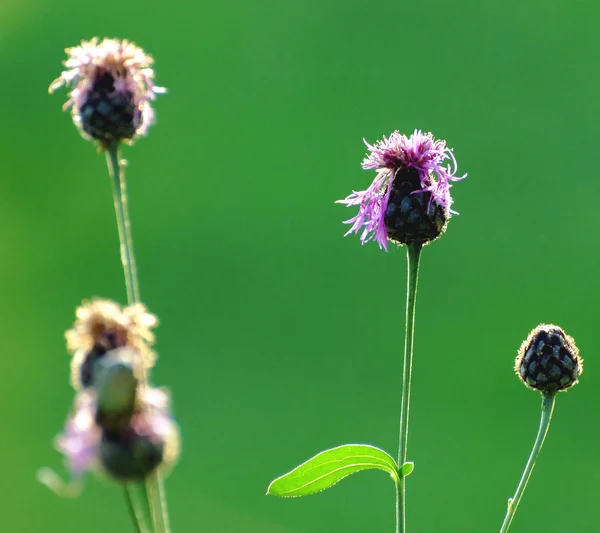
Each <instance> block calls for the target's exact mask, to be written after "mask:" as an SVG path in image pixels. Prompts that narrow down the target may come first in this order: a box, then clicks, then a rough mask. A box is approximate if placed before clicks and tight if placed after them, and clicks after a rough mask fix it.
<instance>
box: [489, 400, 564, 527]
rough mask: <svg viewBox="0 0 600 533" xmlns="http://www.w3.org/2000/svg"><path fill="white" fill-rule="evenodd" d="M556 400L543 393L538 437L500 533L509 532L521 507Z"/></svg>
mask: <svg viewBox="0 0 600 533" xmlns="http://www.w3.org/2000/svg"><path fill="white" fill-rule="evenodd" d="M555 399H556V394H544V393H542V417H541V419H540V427H539V429H538V433H537V436H536V437H535V443H534V444H533V449H532V450H531V454H530V455H529V459H528V460H527V465H525V470H524V471H523V475H522V476H521V481H519V485H518V487H517V492H515V495H514V496H513V497H512V498H510V499H509V500H508V510H507V511H506V516H505V517H504V522H503V523H502V528H501V529H500V533H506V532H507V531H508V528H509V527H510V523H511V522H512V519H513V518H514V516H515V513H516V512H517V507H519V503H520V502H521V498H522V497H523V493H524V492H525V489H526V488H527V482H528V481H529V478H530V477H531V473H532V472H533V467H534V466H535V462H536V460H537V458H538V455H539V454H540V450H541V449H542V445H543V444H544V439H545V438H546V435H547V433H548V428H549V427H550V420H551V419H552V412H553V411H554V402H555Z"/></svg>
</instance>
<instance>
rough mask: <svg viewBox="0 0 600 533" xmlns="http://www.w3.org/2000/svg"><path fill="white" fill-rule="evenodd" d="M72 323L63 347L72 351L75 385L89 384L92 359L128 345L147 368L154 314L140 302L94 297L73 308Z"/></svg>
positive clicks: (152, 357)
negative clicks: (74, 316)
mask: <svg viewBox="0 0 600 533" xmlns="http://www.w3.org/2000/svg"><path fill="white" fill-rule="evenodd" d="M76 317H77V319H76V320H75V324H74V325H73V328H72V329H70V330H69V331H67V332H66V334H65V336H66V339H67V349H68V350H69V352H71V353H72V354H73V360H72V363H71V384H72V385H73V387H75V388H76V389H79V388H81V387H82V386H83V387H87V386H89V385H91V384H92V381H93V378H92V375H91V372H92V366H93V362H94V360H95V359H96V358H98V357H102V356H104V354H106V352H108V351H110V350H114V349H116V348H123V347H129V348H132V349H134V350H136V351H137V352H138V353H139V355H140V359H141V360H142V361H143V364H144V367H145V368H151V367H152V366H153V365H154V362H155V360H156V354H155V353H154V352H153V351H152V350H151V348H150V346H151V345H152V344H153V343H154V334H153V333H152V331H151V328H154V327H156V325H157V324H158V320H157V318H156V317H155V316H154V315H152V314H150V313H148V311H147V310H146V307H145V306H144V305H143V304H134V305H130V306H128V307H125V308H122V307H121V306H120V305H118V304H116V303H115V302H112V301H110V300H104V299H100V298H95V299H93V300H91V301H84V302H83V304H82V305H81V306H80V307H78V308H77V311H76Z"/></svg>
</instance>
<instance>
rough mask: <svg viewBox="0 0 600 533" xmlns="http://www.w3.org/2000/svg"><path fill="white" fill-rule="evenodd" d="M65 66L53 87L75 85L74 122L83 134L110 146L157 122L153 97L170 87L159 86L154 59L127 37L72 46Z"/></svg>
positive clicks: (72, 97) (69, 105)
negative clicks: (152, 103)
mask: <svg viewBox="0 0 600 533" xmlns="http://www.w3.org/2000/svg"><path fill="white" fill-rule="evenodd" d="M65 51H66V52H67V54H68V56H69V57H68V59H67V60H66V61H64V65H65V67H66V70H64V71H63V72H62V74H61V75H60V77H59V78H58V79H56V80H54V81H53V82H52V84H51V85H50V88H49V91H50V92H53V91H55V90H56V89H58V88H59V87H62V86H63V85H71V86H73V89H72V90H71V92H70V93H69V100H68V101H67V102H66V104H65V105H64V106H63V109H69V108H71V113H72V115H73V121H74V122H75V125H76V126H77V127H78V128H79V129H80V131H81V132H82V134H83V135H84V137H91V138H93V139H96V140H98V141H100V142H101V143H102V144H104V145H106V144H108V143H110V142H118V141H123V140H126V141H133V139H134V138H135V137H136V136H138V135H146V134H147V133H148V128H149V127H150V126H151V125H152V123H153V122H154V111H153V110H152V106H151V105H150V101H151V100H154V99H155V98H156V95H157V94H159V93H164V92H166V90H165V89H164V88H162V87H157V86H155V85H154V71H153V70H152V64H153V59H152V57H151V56H149V55H148V54H146V53H145V52H144V51H143V50H142V49H141V48H139V47H137V46H136V45H135V44H133V43H130V42H129V41H127V40H123V41H120V40H118V39H103V40H102V41H101V42H100V43H98V38H97V37H94V38H93V39H92V40H91V41H82V42H81V44H80V45H79V46H75V47H73V48H67V49H66V50H65Z"/></svg>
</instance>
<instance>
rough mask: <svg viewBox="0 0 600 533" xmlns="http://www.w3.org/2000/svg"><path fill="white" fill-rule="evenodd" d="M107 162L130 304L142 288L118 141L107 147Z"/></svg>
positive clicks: (136, 300) (136, 298)
mask: <svg viewBox="0 0 600 533" xmlns="http://www.w3.org/2000/svg"><path fill="white" fill-rule="evenodd" d="M106 163H107V165H108V171H109V173H110V177H111V183H112V191H113V201H114V204H115V214H116V215H117V228H118V230H119V242H120V247H121V263H122V264H123V272H124V273H125V287H126V289H127V301H128V302H129V304H132V303H137V302H139V301H140V289H139V283H138V277H137V267H136V264H135V255H134V253H133V238H132V236H131V221H130V220H129V207H128V202H127V184H126V182H125V172H124V170H123V166H122V165H121V162H120V159H119V145H118V143H111V144H109V145H108V147H107V149H106Z"/></svg>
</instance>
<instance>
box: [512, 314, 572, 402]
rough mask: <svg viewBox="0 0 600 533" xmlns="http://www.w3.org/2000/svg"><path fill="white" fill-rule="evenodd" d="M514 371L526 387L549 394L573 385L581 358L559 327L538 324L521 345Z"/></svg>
mask: <svg viewBox="0 0 600 533" xmlns="http://www.w3.org/2000/svg"><path fill="white" fill-rule="evenodd" d="M515 372H516V373H517V375H518V376H519V377H520V378H521V380H522V381H523V383H525V385H527V386H528V387H530V388H532V389H536V390H539V391H541V392H543V393H546V394H553V393H555V392H558V391H561V390H567V389H569V388H571V387H572V386H573V385H575V384H577V378H578V377H579V375H580V374H581V372H583V359H582V358H581V357H580V356H579V350H578V349H577V346H576V345H575V341H574V340H573V338H572V337H569V335H567V334H566V333H565V332H564V331H563V330H562V329H561V328H559V327H558V326H553V325H550V324H540V325H539V326H538V327H537V328H535V329H534V330H533V331H532V332H531V333H530V334H529V336H528V337H527V339H525V341H523V344H521V347H520V348H519V353H518V355H517V359H516V360H515Z"/></svg>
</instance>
